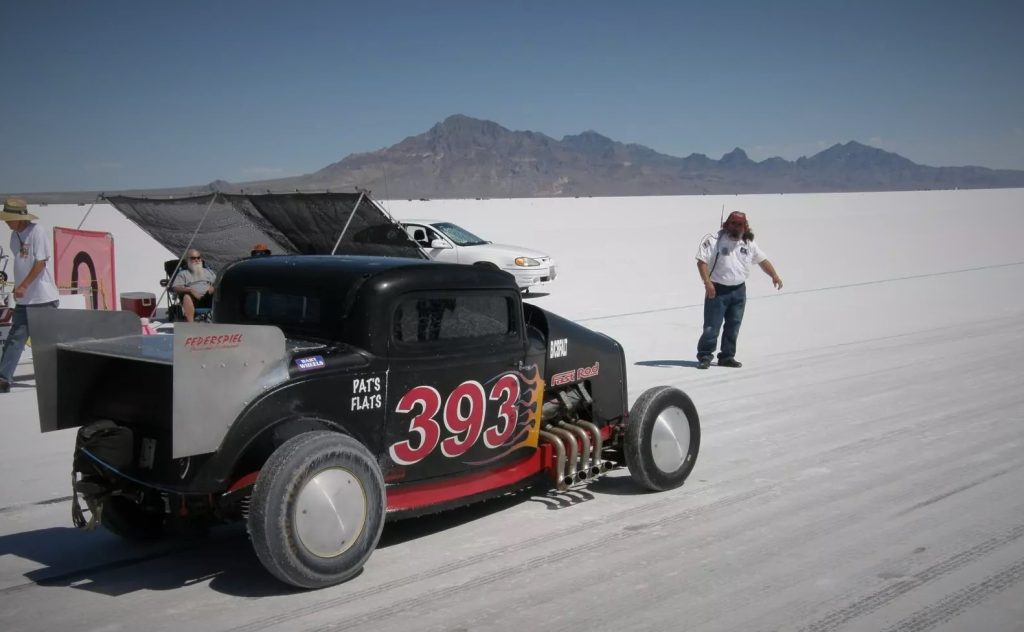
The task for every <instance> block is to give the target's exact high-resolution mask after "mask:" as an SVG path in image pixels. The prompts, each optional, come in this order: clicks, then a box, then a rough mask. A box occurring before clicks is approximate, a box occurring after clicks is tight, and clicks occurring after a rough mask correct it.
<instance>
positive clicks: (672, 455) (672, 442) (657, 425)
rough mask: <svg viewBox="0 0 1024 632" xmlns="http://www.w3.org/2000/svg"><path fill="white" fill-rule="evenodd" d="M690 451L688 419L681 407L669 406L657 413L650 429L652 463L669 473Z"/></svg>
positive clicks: (673, 470)
mask: <svg viewBox="0 0 1024 632" xmlns="http://www.w3.org/2000/svg"><path fill="white" fill-rule="evenodd" d="M689 451H690V421H689V420H688V419H687V418H686V413H685V412H683V409H681V408H677V407H675V406H670V407H668V408H666V409H665V410H663V411H661V413H659V414H658V418H657V419H655V420H654V427H653V428H652V429H651V457H652V458H653V459H654V465H655V466H656V467H657V468H658V469H659V470H661V471H662V472H665V473H666V474H671V473H672V472H675V471H676V470H678V469H679V468H680V467H682V466H683V463H684V462H685V461H686V455H687V453H688V452H689Z"/></svg>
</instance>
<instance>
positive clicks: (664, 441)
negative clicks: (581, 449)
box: [625, 386, 700, 491]
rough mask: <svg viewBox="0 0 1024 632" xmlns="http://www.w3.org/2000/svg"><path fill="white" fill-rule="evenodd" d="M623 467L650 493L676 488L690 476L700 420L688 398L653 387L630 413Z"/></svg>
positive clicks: (634, 405)
mask: <svg viewBox="0 0 1024 632" xmlns="http://www.w3.org/2000/svg"><path fill="white" fill-rule="evenodd" d="M625 448H626V449H625V452H626V466H627V467H628V468H629V474H630V476H632V477H633V480H635V481H636V482H637V483H639V484H640V485H641V486H643V487H646V488H647V489H650V490H653V491H664V490H666V489H672V488H675V487H679V486H680V485H682V484H683V481H685V480H686V477H687V476H689V475H690V471H691V470H693V466H694V465H695V464H696V462H697V452H698V450H699V449H700V419H699V418H698V417H697V408H696V407H695V406H694V405H693V401H691V400H690V398H689V396H687V395H686V393H684V392H683V391H681V390H679V389H678V388H673V387H671V386H655V387H654V388H650V389H648V390H646V391H644V393H643V394H642V395H640V397H639V398H638V399H637V400H636V402H635V403H634V404H633V408H632V409H630V412H629V424H628V425H627V426H626V439H625Z"/></svg>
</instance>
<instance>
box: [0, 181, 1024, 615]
mask: <svg viewBox="0 0 1024 632" xmlns="http://www.w3.org/2000/svg"><path fill="white" fill-rule="evenodd" d="M723 203H724V204H725V206H726V212H728V211H729V210H734V209H740V210H745V211H747V212H748V214H749V217H750V221H751V224H752V226H753V228H754V231H755V232H756V233H757V235H758V242H759V244H760V245H761V247H762V248H763V249H764V250H765V251H766V252H767V253H768V254H769V256H770V258H771V260H772V261H773V262H774V264H775V265H776V267H777V269H778V271H779V273H780V274H781V276H782V278H783V280H784V282H785V288H784V289H783V291H782V292H776V291H775V290H774V289H773V288H772V287H771V284H770V282H769V279H768V277H767V276H765V275H764V274H762V273H761V272H760V271H755V272H754V273H753V275H752V278H751V281H750V284H749V296H750V301H749V303H748V306H747V316H746V321H745V322H744V325H743V330H742V333H741V335H740V343H739V353H738V355H737V357H738V358H739V359H740V360H742V361H743V362H744V367H743V368H742V369H738V370H733V369H724V368H718V367H714V366H713V367H712V368H711V369H710V370H708V371H697V370H695V369H694V368H693V364H694V362H693V361H694V351H695V347H696V340H697V337H698V335H699V332H700V327H701V304H702V290H701V285H700V282H699V280H698V277H697V273H696V268H695V264H694V259H693V255H694V252H695V251H696V247H697V243H698V241H699V240H700V238H701V236H702V235H704V234H705V233H707V232H710V231H712V230H714V229H715V228H716V226H717V223H718V218H719V214H720V211H721V207H722V205H723ZM386 207H387V208H388V209H389V211H390V212H391V213H392V214H394V215H395V216H396V217H433V218H438V219H449V220H452V221H454V222H456V223H459V224H462V225H463V226H465V227H466V228H468V229H470V230H472V231H473V232H476V233H477V234H479V235H480V236H481V237H484V238H486V239H491V240H494V241H498V242H503V243H512V244H522V245H524V246H528V247H531V248H537V249H540V250H543V251H546V252H548V253H549V254H551V255H552V256H554V257H555V258H556V259H557V262H558V271H559V273H558V279H557V281H556V282H555V283H553V284H552V285H551V286H550V287H549V288H547V289H545V290H544V291H543V292H541V293H538V294H536V295H534V296H532V297H530V298H529V299H528V300H531V301H534V302H535V303H536V304H538V305H540V306H542V307H544V308H546V309H550V310H552V311H554V312H556V313H559V314H561V315H563V316H567V317H569V318H572V319H574V320H577V321H580V322H582V323H584V324H586V325H587V326H589V327H592V328H594V329H597V330H600V331H603V332H606V333H608V334H609V335H611V336H613V337H615V338H616V339H618V340H619V341H620V342H621V343H622V344H623V346H624V347H625V350H626V359H627V366H628V368H629V393H630V398H631V400H632V399H635V398H636V397H637V396H639V394H640V393H641V392H643V390H645V389H646V388H648V387H651V386H654V385H658V384H671V385H674V386H678V387H680V388H682V389H683V390H685V391H686V392H687V393H689V394H690V395H691V397H692V398H693V399H694V401H695V403H696V405H697V408H698V410H699V411H700V414H701V421H702V427H703V436H702V445H701V454H700V457H699V460H698V463H697V466H696V468H695V470H694V472H693V474H692V476H691V478H690V479H689V480H688V481H687V483H686V485H684V486H683V487H682V488H680V489H677V490H674V491H671V492H667V493H660V494H645V493H640V492H638V490H637V488H636V487H634V486H633V485H632V483H631V482H630V480H629V478H628V476H627V475H626V474H625V473H624V472H616V473H613V474H612V475H610V476H608V477H606V478H604V479H601V480H599V481H597V482H594V483H592V484H591V485H589V486H587V487H582V488H579V489H577V490H575V491H571V492H568V493H564V494H545V493H543V492H541V491H536V492H535V493H532V494H529V493H528V494H522V495H520V496H516V497H512V498H507V499H502V500H498V501H494V502H490V503H484V504H482V505H478V506H474V507H470V508H467V509H463V510H457V511H453V512H448V513H446V514H442V515H439V516H434V517H429V518H423V519H417V520H413V521H407V522H402V523H397V524H392V525H389V526H388V527H387V528H386V529H385V533H384V539H383V541H382V543H381V546H380V548H379V549H378V550H377V551H376V552H375V553H374V555H373V556H372V557H371V558H370V561H369V564H368V565H367V566H366V569H365V570H364V572H363V573H362V574H361V575H359V576H358V577H356V578H355V579H353V580H352V581H350V582H348V583H346V584H344V585H341V586H336V587H333V588H329V589H325V590H320V591H315V592H295V591H291V590H289V589H287V588H285V587H283V586H281V585H280V584H277V583H276V582H275V581H274V580H272V579H270V578H269V576H268V575H266V573H265V572H264V571H263V569H262V567H261V566H260V565H259V563H258V561H257V560H256V558H255V555H254V554H253V553H252V550H251V548H250V547H249V544H248V542H247V540H246V538H245V534H244V530H242V529H240V528H237V527H228V528H223V529H217V530H215V531H214V532H213V533H212V534H211V535H210V536H209V537H208V538H206V539H202V540H185V541H172V542H168V543H163V544H159V545H150V546H139V545H129V544H125V543H122V542H120V541H119V540H117V539H116V538H114V537H113V536H111V535H109V534H107V533H105V532H93V533H84V532H79V531H76V530H74V529H73V528H72V527H71V526H70V519H69V508H68V502H67V501H66V500H63V498H64V497H66V496H68V494H69V491H68V490H69V473H70V467H71V463H70V452H71V446H72V444H73V436H72V433H70V432H67V431H62V432H58V433H51V434H47V435H40V434H39V433H38V431H37V429H36V428H37V425H36V424H37V417H36V403H35V394H34V390H33V388H32V384H33V380H32V377H31V373H32V371H31V365H30V364H28V363H25V364H24V365H23V367H22V369H21V371H19V375H21V376H22V378H21V379H19V383H20V384H24V386H19V387H17V388H16V389H15V391H14V392H13V393H11V394H10V395H0V629H5V630H20V629H26V630H27V629H46V630H76V631H77V630H136V629H146V630H180V629H183V628H188V629H196V630H263V629H284V630H377V631H386V630H403V631H404V630H408V629H410V628H412V629H416V630H520V629H540V628H541V627H544V628H546V629H561V630H682V629H686V630H722V631H726V630H816V631H827V630H944V631H954V630H985V631H988V630H997V631H999V630H1007V631H1009V630H1018V631H1019V630H1022V629H1024V495H1022V494H1021V491H1020V490H1021V489H1022V488H1024V450H1022V447H1024V423H1022V422H1024V368H1022V364H1021V361H1020V358H1021V356H1022V354H1024V293H1022V292H1021V290H1020V288H1021V287H1024V254H1022V253H1021V252H1020V250H1019V249H1018V248H1017V247H1016V245H1015V244H1016V241H1015V236H1016V235H1019V234H1021V232H1022V229H1024V190H1020V189H1018V190H999V191H951V192H911V193H880V194H828V195H785V196H771V195H759V196H717V197H713V196H708V197H674V198H673V197H660V198H658V197H655V198H619V199H569V200H561V199H555V200H546V199H545V200H461V201H429V202H401V203H400V202H391V203H387V204H386ZM85 210H86V209H85V208H84V207H53V206H51V207H35V208H34V209H33V212H37V214H39V215H40V216H41V217H42V218H43V220H44V223H47V224H49V225H65V226H72V227H73V226H76V225H77V224H78V221H80V219H81V216H82V215H83V214H84V212H85ZM83 228H86V229H90V230H111V231H112V232H114V234H115V238H116V244H117V248H118V254H117V262H118V274H119V278H118V286H119V289H120V290H121V291H133V290H135V291H137V290H142V291H154V290H153V289H150V288H151V287H152V286H155V285H156V281H158V280H159V278H160V269H161V261H162V260H163V259H165V258H168V253H167V252H166V251H164V250H163V249H162V248H160V247H159V246H156V245H155V244H154V243H153V242H152V241H151V240H149V238H148V237H146V236H145V235H144V234H142V233H141V231H139V230H138V229H137V228H135V227H134V226H132V225H131V224H129V223H127V222H126V220H123V219H122V218H120V216H119V215H117V213H116V211H114V210H113V209H110V208H109V207H106V206H97V207H96V208H95V209H94V210H93V211H92V214H91V215H90V218H89V220H88V221H87V222H86V224H85V225H84V226H83ZM0 239H2V240H3V243H6V241H7V231H6V228H2V227H0ZM240 254H244V253H240ZM158 289H159V288H158V287H157V290H158ZM26 359H27V357H26ZM256 597H258V599H257V598H256Z"/></svg>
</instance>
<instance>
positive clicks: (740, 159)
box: [718, 147, 754, 166]
mask: <svg viewBox="0 0 1024 632" xmlns="http://www.w3.org/2000/svg"><path fill="white" fill-rule="evenodd" d="M718 162H719V163H720V164H722V165H730V166H738V165H752V164H754V161H753V160H751V159H750V157H749V156H747V152H745V151H743V150H742V149H740V148H739V147H737V148H736V149H733V150H732V151H730V152H729V153H727V154H725V155H723V156H722V159H721V160H719V161H718Z"/></svg>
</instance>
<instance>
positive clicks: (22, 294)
mask: <svg viewBox="0 0 1024 632" xmlns="http://www.w3.org/2000/svg"><path fill="white" fill-rule="evenodd" d="M36 219H39V218H38V217H36V216H35V215H32V214H31V213H29V212H28V205H27V204H26V203H25V200H22V199H20V198H7V200H6V201H5V202H4V210H3V212H2V213H0V220H3V221H5V222H7V227H8V228H10V229H11V253H12V255H13V259H14V300H15V301H17V306H16V307H15V308H14V318H13V319H12V320H11V333H10V335H9V336H8V337H7V340H6V342H5V343H4V351H3V356H2V357H0V393H8V392H10V390H11V382H12V381H13V380H14V370H15V369H17V368H18V362H19V361H20V360H21V352H22V351H24V350H25V341H26V340H28V310H29V308H32V309H43V308H51V309H53V308H56V307H57V304H58V302H59V300H60V294H59V293H58V292H57V284H56V283H54V281H53V272H52V271H51V270H50V268H49V267H47V263H48V262H49V260H50V258H51V256H52V254H53V253H52V252H51V251H50V240H48V239H47V238H46V234H45V231H44V230H43V229H41V228H39V227H38V226H37V225H36V224H33V223H32V221H33V220H36Z"/></svg>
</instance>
